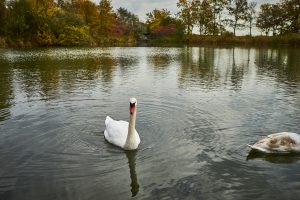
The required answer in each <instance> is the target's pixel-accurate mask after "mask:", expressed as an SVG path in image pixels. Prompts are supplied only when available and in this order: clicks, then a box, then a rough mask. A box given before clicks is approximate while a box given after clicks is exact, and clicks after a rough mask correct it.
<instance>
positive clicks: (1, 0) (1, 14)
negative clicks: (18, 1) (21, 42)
mask: <svg viewBox="0 0 300 200" xmlns="http://www.w3.org/2000/svg"><path fill="white" fill-rule="evenodd" d="M5 15H6V6H5V0H0V24H1V26H0V36H1V35H4V27H5V26H4V24H5Z"/></svg>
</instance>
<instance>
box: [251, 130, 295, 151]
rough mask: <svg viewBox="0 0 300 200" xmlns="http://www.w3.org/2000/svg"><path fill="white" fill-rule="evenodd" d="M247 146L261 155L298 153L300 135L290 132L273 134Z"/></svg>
mask: <svg viewBox="0 0 300 200" xmlns="http://www.w3.org/2000/svg"><path fill="white" fill-rule="evenodd" d="M248 146H249V147H251V148H252V149H253V150H256V151H260V152H263V153H292V152H293V153H297V152H300V135H298V134H296V133H290V132H282V133H274V134H271V135H268V136H266V137H265V138H263V139H261V140H259V141H257V142H256V143H255V144H253V145H248Z"/></svg>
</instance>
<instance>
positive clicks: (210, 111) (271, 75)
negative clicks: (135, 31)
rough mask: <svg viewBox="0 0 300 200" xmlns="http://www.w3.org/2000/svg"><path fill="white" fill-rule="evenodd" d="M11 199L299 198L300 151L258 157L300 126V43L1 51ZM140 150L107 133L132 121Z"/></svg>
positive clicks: (3, 190) (1, 194)
mask: <svg viewBox="0 0 300 200" xmlns="http://www.w3.org/2000/svg"><path fill="white" fill-rule="evenodd" d="M0 77H1V79H0V164H1V166H0V199H1V200H2V199H3V200H11V199H22V200H23V199H28V200H35V199H37V200H40V199H43V200H48V199H49V200H52V199H64V200H66V199H70V200H76V199H130V198H132V196H134V197H133V199H298V198H299V196H300V170H299V164H300V156H299V155H289V156H274V155H273V156H265V155H251V156H248V153H249V149H248V148H247V146H246V145H247V144H249V143H250V144H251V143H254V142H255V141H257V140H258V139H260V138H261V137H262V136H263V135H267V134H269V133H273V132H281V131H290V132H296V133H300V123H299V121H300V50H299V49H243V48H235V49H232V48H203V47H201V48H198V47H194V48H187V47H184V48H150V47H137V48H134V47H130V48H91V49H89V48H87V49H80V48H78V49H76V48H75V49H74V48H58V49H36V50H3V49H2V50H0ZM132 96H134V97H136V98H137V99H138V107H137V127H136V128H137V131H138V132H139V134H140V137H141V140H142V142H141V144H140V146H139V150H138V151H134V152H124V151H123V150H121V149H118V148H116V147H114V146H112V145H110V144H108V143H107V142H106V141H105V140H104V137H103V131H104V129H105V125H104V120H105V117H106V115H110V116H111V117H113V118H115V119H123V120H128V119H129V110H128V107H129V103H128V102H129V98H130V97H132Z"/></svg>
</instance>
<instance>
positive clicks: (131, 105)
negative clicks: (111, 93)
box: [129, 98, 137, 114]
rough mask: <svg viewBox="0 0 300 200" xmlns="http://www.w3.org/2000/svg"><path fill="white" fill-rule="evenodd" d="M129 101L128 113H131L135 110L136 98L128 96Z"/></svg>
mask: <svg viewBox="0 0 300 200" xmlns="http://www.w3.org/2000/svg"><path fill="white" fill-rule="evenodd" d="M129 103H130V114H133V113H134V111H135V107H136V105H137V100H136V98H130V100H129Z"/></svg>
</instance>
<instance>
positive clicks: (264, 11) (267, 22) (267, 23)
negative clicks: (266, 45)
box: [256, 4, 272, 35]
mask: <svg viewBox="0 0 300 200" xmlns="http://www.w3.org/2000/svg"><path fill="white" fill-rule="evenodd" d="M270 10H271V4H262V5H261V6H260V12H259V13H258V17H257V21H256V27H257V28H259V29H260V30H262V31H263V32H264V33H265V35H268V34H269V32H270V29H271V27H272V25H271V20H272V19H271V18H272V15H271V12H270Z"/></svg>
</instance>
